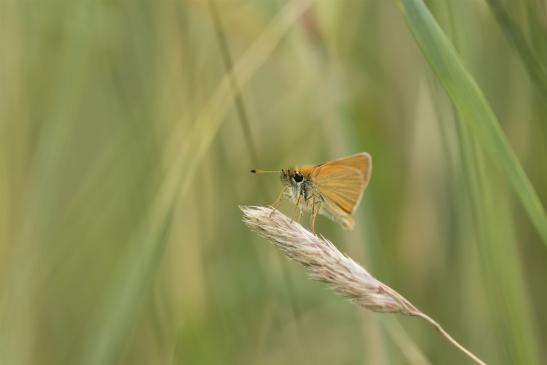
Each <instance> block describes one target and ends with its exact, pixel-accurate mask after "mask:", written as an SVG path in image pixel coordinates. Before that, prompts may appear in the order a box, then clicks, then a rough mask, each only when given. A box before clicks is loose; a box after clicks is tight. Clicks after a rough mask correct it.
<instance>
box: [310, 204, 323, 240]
mask: <svg viewBox="0 0 547 365" xmlns="http://www.w3.org/2000/svg"><path fill="white" fill-rule="evenodd" d="M312 199H313V200H312V205H311V214H310V228H311V231H312V232H313V233H314V234H315V235H316V236H317V234H316V233H315V219H316V218H317V213H319V209H320V208H321V202H320V201H319V200H316V199H315V197H313V198H312Z"/></svg>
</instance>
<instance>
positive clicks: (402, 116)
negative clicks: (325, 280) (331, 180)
mask: <svg viewBox="0 0 547 365" xmlns="http://www.w3.org/2000/svg"><path fill="white" fill-rule="evenodd" d="M412 3H414V4H418V5H420V4H421V1H419V0H408V1H407V0H404V1H401V2H400V3H398V2H397V1H376V0H367V1H357V0H347V1H329V0H317V1H308V0H267V1H242V0H210V1H205V0H203V1H201V0H160V1H141V0H137V1H128V0H115V1H90V0H72V1H67V0H50V1H41V2H40V1H38V2H37V1H33V2H31V1H14V0H1V1H0V363H1V364H6V365H18V364H441V363H442V364H463V363H467V361H468V360H467V359H466V358H465V357H464V356H463V355H462V354H461V353H459V352H457V351H456V350H455V349H454V348H452V347H451V346H449V344H448V343H447V342H446V341H445V340H444V339H443V338H441V337H440V336H439V334H438V333H437V332H436V331H435V330H434V329H432V328H431V327H430V326H429V325H427V324H426V323H423V322H422V321H420V320H419V319H413V318H407V317H402V316H398V315H388V314H375V313H371V312H367V311H364V310H362V309H360V308H358V307H356V306H355V305H353V304H352V303H350V302H348V301H346V300H344V299H342V298H340V297H339V296H338V295H337V294H335V293H334V292H333V291H331V290H329V289H328V288H326V287H325V286H324V285H322V284H319V283H315V282H312V281H310V280H308V279H307V278H306V276H305V273H304V270H303V269H302V268H301V267H298V266H297V265H296V264H294V263H290V262H288V261H287V260H286V258H285V257H283V256H282V255H281V254H280V253H279V252H277V251H276V249H275V248H274V247H272V246H271V245H270V244H269V243H268V242H266V241H264V240H262V239H259V238H258V237H256V236H255V235H254V234H252V233H251V232H250V231H248V229H246V227H245V226H244V225H243V223H242V222H241V212H240V211H239V208H238V206H239V205H266V204H269V203H271V202H272V201H273V200H274V199H275V197H276V195H277V194H278V192H279V190H280V187H281V185H280V183H279V179H278V177H277V176H276V175H261V176H255V175H251V174H249V169H251V168H256V167H259V168H266V169H279V168H285V167H288V166H290V165H294V164H303V163H304V164H305V163H315V162H322V161H326V160H329V159H333V158H337V157H341V156H344V155H347V154H351V153H355V152H359V151H367V152H369V153H370V154H371V155H372V156H373V162H374V168H373V174H372V180H371V183H370V185H369V188H368V190H367V192H366V194H365V197H364V199H363V201H362V204H361V207H360V208H359V210H358V212H357V216H356V221H357V224H356V229H355V230H354V231H352V232H344V231H342V230H341V229H340V228H339V227H337V226H336V225H335V224H333V223H331V222H330V221H328V220H327V219H325V218H322V217H321V218H318V222H317V224H318V230H319V231H320V232H321V233H322V234H324V235H325V236H326V237H328V238H329V239H330V240H332V241H333V242H334V243H336V244H337V246H338V247H339V248H340V249H341V250H342V251H344V252H346V253H347V254H349V255H350V256H352V257H353V258H354V259H356V260H357V261H359V262H360V263H362V264H363V265H365V267H367V268H368V270H369V271H370V272H371V273H373V274H374V275H375V276H376V277H377V278H379V279H380V280H382V281H384V282H385V283H387V284H388V285H390V286H391V287H393V288H395V289H396V290H398V291H399V292H400V293H402V294H403V295H405V296H406V297H407V298H408V299H410V300H411V301H412V302H413V303H415V305H416V306H418V307H419V308H420V309H422V310H423V311H424V312H426V313H428V314H429V315H430V316H432V317H433V318H435V319H436V320H437V321H439V322H440V323H441V324H442V325H443V327H444V328H446V329H447V330H448V331H449V332H450V333H451V334H453V335H454V337H455V338H457V339H458V340H460V341H461V342H462V343H463V344H464V345H466V346H467V347H468V348H469V349H471V350H472V351H473V352H475V353H476V354H478V355H479V356H480V357H481V358H483V359H484V360H486V361H487V362H489V363H492V364H494V363H495V364H541V363H546V362H547V316H546V315H545V308H547V289H546V288H547V287H546V278H547V246H546V242H544V241H543V240H542V238H541V235H540V234H538V230H537V229H536V227H537V225H536V226H534V225H533V224H532V220H531V219H530V215H529V214H528V213H527V210H525V209H524V207H523V204H522V199H521V198H519V196H518V195H517V194H515V192H514V189H513V188H512V185H511V184H510V183H509V180H508V177H507V174H506V170H504V169H503V161H501V163H500V161H499V160H498V159H496V157H495V156H494V155H492V154H488V153H486V151H487V148H486V145H485V144H484V140H481V139H480V138H477V136H476V129H473V124H470V123H466V121H465V120H462V119H465V118H464V117H465V116H462V114H461V113H459V112H458V111H456V110H455V108H454V104H453V99H451V97H449V96H448V95H447V93H446V92H445V89H444V88H443V80H444V79H445V78H449V77H451V75H452V74H451V70H450V69H447V70H445V71H444V72H440V73H439V72H433V71H432V68H431V66H430V64H432V62H433V63H434V61H435V59H434V58H431V57H432V56H431V53H429V54H427V53H426V52H424V51H422V50H424V49H425V48H424V45H423V44H422V45H421V47H419V46H418V44H417V42H416V39H415V38H414V37H413V31H412V29H411V28H412V26H413V25H412V20H409V12H408V11H405V10H404V9H405V6H406V5H408V4H412ZM426 5H427V7H428V9H429V11H431V13H432V15H433V17H434V19H435V20H436V21H437V22H438V24H439V25H440V29H442V31H443V32H444V33H445V34H446V36H447V37H448V38H447V39H448V41H449V42H451V43H452V44H453V45H454V47H455V48H456V50H457V52H458V55H459V57H460V59H461V61H462V63H463V65H464V66H465V68H466V69H467V70H468V71H469V75H470V76H471V77H472V78H473V79H474V81H475V82H476V83H477V85H478V86H479V88H480V89H481V90H482V92H483V94H484V96H485V99H484V102H485V103H487V104H486V105H489V106H490V107H491V108H492V110H493V111H494V114H495V116H496V117H497V122H498V123H499V124H500V125H501V127H502V129H503V131H504V133H505V135H506V137H507V139H508V141H509V145H510V146H511V148H512V149H513V151H514V153H515V155H516V157H517V158H518V161H519V162H520V164H521V165H522V167H523V168H524V171H525V172H526V174H527V176H528V178H529V179H530V181H531V183H532V186H533V187H534V188H535V191H536V192H537V196H538V199H537V201H536V202H542V204H543V205H544V206H545V205H546V204H547V162H546V156H547V123H546V122H547V93H546V91H547V83H546V80H547V78H546V77H545V75H546V72H545V70H546V65H547V11H546V4H545V2H543V1H539V0H538V1H534V0H528V1H520V0H518V1H501V0H488V1H476V0H464V1H462V0H451V1H429V2H427V4H426ZM414 26H415V24H414ZM426 46H427V44H426ZM431 46H432V48H433V49H436V48H435V45H434V44H431ZM426 48H427V47H426ZM436 52H437V55H441V56H442V55H443V50H442V49H439V50H437V51H436ZM433 57H435V54H434V55H433ZM239 91H240V92H241V93H239ZM460 101H461V100H460ZM460 106H461V105H460ZM464 107H465V105H464ZM471 112H472V111H471ZM281 209H282V210H283V211H284V212H286V213H287V214H291V213H292V211H293V210H292V206H291V205H290V204H288V203H284V204H282V205H281ZM542 219H545V216H543V218H542ZM539 221H541V217H540V218H539ZM304 222H307V217H306V218H305V219H304ZM540 224H541V223H540ZM543 228H545V226H543Z"/></svg>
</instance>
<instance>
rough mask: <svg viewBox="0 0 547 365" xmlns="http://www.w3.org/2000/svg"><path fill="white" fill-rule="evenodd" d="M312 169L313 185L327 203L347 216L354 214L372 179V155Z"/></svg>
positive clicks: (360, 155)
mask: <svg viewBox="0 0 547 365" xmlns="http://www.w3.org/2000/svg"><path fill="white" fill-rule="evenodd" d="M310 169H311V174H310V176H311V178H312V179H313V183H314V184H315V186H316V187H317V189H319V191H320V193H321V194H322V196H323V197H324V200H325V202H326V203H327V204H331V205H333V207H332V208H334V209H335V210H337V209H336V208H338V209H340V210H341V211H342V212H343V213H345V214H349V215H351V214H353V212H354V211H355V208H356V207H357V205H359V202H360V201H361V197H362V196H363V191H364V190H365V188H366V186H367V184H368V181H369V178H370V170H371V158H370V155H369V154H367V153H359V154H356V155H352V156H348V157H344V158H341V159H338V160H334V161H330V162H327V163H324V164H320V165H316V166H314V167H311V168H310ZM342 212H340V213H342Z"/></svg>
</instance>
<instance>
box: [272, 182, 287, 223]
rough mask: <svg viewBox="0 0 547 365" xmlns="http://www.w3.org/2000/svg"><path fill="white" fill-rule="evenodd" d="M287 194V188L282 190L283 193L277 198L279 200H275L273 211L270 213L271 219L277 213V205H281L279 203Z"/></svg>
mask: <svg viewBox="0 0 547 365" xmlns="http://www.w3.org/2000/svg"><path fill="white" fill-rule="evenodd" d="M284 193H285V188H283V189H282V190H281V192H280V193H279V195H278V196H277V199H275V201H274V202H273V203H272V205H271V207H272V211H271V212H270V217H271V216H272V215H273V214H274V213H275V211H276V210H277V205H278V204H279V202H280V201H281V198H283V194H284Z"/></svg>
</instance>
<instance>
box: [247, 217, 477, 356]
mask: <svg viewBox="0 0 547 365" xmlns="http://www.w3.org/2000/svg"><path fill="white" fill-rule="evenodd" d="M241 210H242V211H243V221H244V222H245V224H246V225H247V226H248V227H249V228H250V229H251V230H253V231H254V232H256V233H258V234H259V235H260V236H262V237H264V238H266V239H267V240H269V241H270V242H272V243H273V244H274V246H276V247H277V248H278V249H280V250H281V252H283V254H285V256H287V257H288V258H289V259H291V260H293V261H296V262H298V263H300V264H301V265H303V266H304V267H305V268H306V269H307V271H308V274H309V275H310V277H311V278H312V279H313V280H317V281H320V282H324V283H327V284H329V285H330V286H331V287H332V288H334V290H335V291H337V292H338V293H340V294H342V295H343V296H344V297H346V298H348V299H350V300H351V301H352V302H354V303H355V304H357V305H359V306H361V307H363V308H366V309H369V310H371V311H373V312H383V313H400V314H404V315H408V316H413V317H419V318H421V319H423V320H425V321H426V322H428V323H429V324H431V325H432V326H433V327H435V329H436V330H437V331H438V332H439V333H440V334H441V335H442V336H443V337H444V338H445V339H446V340H448V341H449V342H450V344H451V345H453V346H454V347H455V348H457V349H458V350H460V351H461V352H463V353H464V354H465V355H466V356H468V357H469V358H470V359H471V360H473V361H474V362H475V363H477V364H482V365H485V364H486V363H485V362H484V361H482V360H481V359H480V358H479V357H477V356H476V355H474V354H473V353H472V352H471V351H469V350H467V349H466V348H465V347H464V346H462V345H461V344H460V343H459V342H458V341H456V340H455V339H454V338H453V337H452V336H451V335H450V334H449V333H448V332H446V331H445V330H444V329H443V328H442V326H441V325H440V324H439V323H437V322H436V321H435V320H433V319H432V318H431V317H429V316H428V315H426V314H425V313H423V312H422V311H420V310H419V309H418V308H416V307H415V306H414V305H413V304H412V303H411V302H410V301H408V300H407V299H406V298H404V297H403V296H402V295H401V294H399V293H397V292H396V291H395V290H393V289H392V288H390V287H389V286H387V285H386V284H384V283H382V282H381V281H379V280H378V279H376V278H374V277H373V276H372V275H371V274H370V273H369V272H368V271H367V270H366V269H365V268H364V267H362V266H361V265H359V264H358V263H356V262H355V261H354V260H352V259H351V258H350V257H348V256H346V255H344V254H342V253H341V252H340V251H339V250H338V249H337V248H336V247H335V246H334V245H333V244H332V243H331V242H330V241H328V240H326V239H325V238H324V237H319V236H316V235H315V234H313V233H312V232H310V231H308V230H307V229H305V228H304V227H302V225H300V224H299V223H297V222H293V221H292V220H291V219H290V218H289V217H287V216H286V215H284V214H283V213H281V212H279V211H278V210H273V209H272V208H267V207H241Z"/></svg>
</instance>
